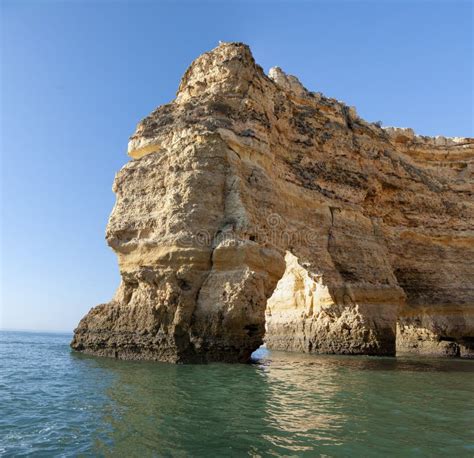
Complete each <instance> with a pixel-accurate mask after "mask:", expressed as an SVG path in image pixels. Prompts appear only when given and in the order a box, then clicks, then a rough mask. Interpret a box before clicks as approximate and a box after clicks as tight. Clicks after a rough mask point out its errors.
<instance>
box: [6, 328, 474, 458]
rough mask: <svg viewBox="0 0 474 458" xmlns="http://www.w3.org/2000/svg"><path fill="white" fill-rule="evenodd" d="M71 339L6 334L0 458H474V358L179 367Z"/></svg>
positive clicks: (264, 359)
mask: <svg viewBox="0 0 474 458" xmlns="http://www.w3.org/2000/svg"><path fill="white" fill-rule="evenodd" d="M70 340H71V335H69V334H47V333H26V332H7V331H2V332H0V455H2V456H22V455H34V456H45V457H46V456H78V455H79V456H110V455H114V456H124V457H135V456H136V457H147V456H150V457H151V456H167V457H168V456H171V457H187V456H200V457H214V456H215V457H228V456H262V457H266V456H308V457H314V456H348V457H349V456H350V457H356V456H360V457H371V456H374V457H380V456H420V457H421V456H423V457H425V456H457V457H459V456H474V361H463V360H440V359H421V358H416V359H415V358H413V359H408V358H403V359H402V358H375V357H349V356H310V355H301V354H291V353H281V352H270V353H269V352H267V351H266V350H263V349H262V350H259V351H258V352H257V354H256V355H255V357H256V360H257V361H256V362H255V364H248V365H240V364H239V365H229V364H209V365H171V364H164V363H148V362H127V361H116V360H114V359H105V358H104V359H102V358H94V357H89V356H84V355H81V354H77V353H74V352H72V351H71V350H70V349H69V342H70Z"/></svg>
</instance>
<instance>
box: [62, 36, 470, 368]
mask: <svg viewBox="0 0 474 458" xmlns="http://www.w3.org/2000/svg"><path fill="white" fill-rule="evenodd" d="M129 154H130V156H131V157H132V160H131V161H130V162H129V163H128V164H127V165H125V167H124V168H123V169H122V170H121V171H120V172H119V173H118V174H117V176H116V178H115V182H114V188H113V189H114V192H115V193H116V196H117V201H116V204H115V207H114V209H113V211H112V214H111V216H110V220H109V223H108V226H107V233H106V237H107V241H108V243H109V245H110V246H111V247H112V249H113V250H114V251H115V252H116V254H117V256H118V262H119V267H120V274H121V285H120V287H119V289H118V291H117V293H116V295H115V297H114V298H113V300H112V301H111V302H109V303H108V304H102V305H99V306H97V307H95V308H93V309H92V310H91V311H90V312H89V313H88V314H87V315H86V316H85V317H84V318H83V319H82V320H81V322H80V323H79V325H78V327H77V329H76V330H75V335H74V340H73V342H72V344H71V345H72V347H73V348H74V349H76V350H79V351H83V352H86V353H90V354H96V355H104V356H112V357H117V358H123V359H152V360H161V361H170V362H207V361H229V362H243V361H247V360H248V358H249V356H250V354H251V353H252V351H253V350H255V349H256V348H258V346H260V345H261V344H262V342H263V339H264V338H265V341H266V343H267V345H268V346H269V347H270V348H278V349H285V350H297V351H304V352H320V353H344V354H371V355H394V354H395V352H396V349H397V347H398V350H399V351H403V352H417V353H422V354H436V355H454V356H457V355H458V356H469V355H470V354H471V355H472V348H473V347H474V344H473V337H474V315H473V310H474V309H473V303H474V284H473V283H474V280H473V276H474V265H473V260H474V242H473V237H472V230H473V216H474V203H473V199H472V191H473V186H472V184H473V182H472V172H473V157H474V140H473V139H466V138H455V139H447V138H444V137H436V138H428V137H420V136H416V135H415V134H414V133H413V131H412V130H411V129H397V128H386V129H383V128H381V127H379V126H378V125H375V124H370V123H367V122H365V121H363V120H362V119H361V118H359V117H358V116H357V113H356V111H355V109H354V108H351V107H347V106H346V105H344V104H343V103H342V102H339V101H337V100H335V99H330V98H326V97H324V96H323V95H321V94H319V93H312V92H309V91H308V90H306V89H305V88H304V87H303V86H302V85H301V83H300V82H299V81H298V80H297V79H296V78H295V77H292V76H288V75H285V74H284V73H283V72H282V71H281V70H280V69H278V68H276V69H273V70H272V71H270V73H269V76H266V75H265V74H264V72H263V71H262V69H261V68H260V67H259V66H258V65H257V64H256V63H255V61H254V59H253V57H252V55H251V53H250V50H249V48H248V47H247V46H245V45H243V44H240V43H224V44H221V45H220V46H219V47H217V48H216V49H214V50H213V51H211V52H208V53H205V54H203V55H202V56H200V57H199V58H198V59H197V60H196V61H194V62H193V64H192V65H191V66H190V68H189V69H188V70H187V71H186V73H185V75H184V77H183V79H182V81H181V84H180V86H179V89H178V93H177V97H176V99H175V100H174V101H173V102H172V103H170V104H167V105H164V106H161V107H159V108H158V109H156V110H155V111H154V112H153V113H152V114H151V115H150V116H148V117H147V118H145V119H144V120H143V121H141V122H140V123H139V125H138V127H137V130H136V132H135V133H134V134H133V135H132V137H131V139H130V143H129ZM265 329H266V332H265Z"/></svg>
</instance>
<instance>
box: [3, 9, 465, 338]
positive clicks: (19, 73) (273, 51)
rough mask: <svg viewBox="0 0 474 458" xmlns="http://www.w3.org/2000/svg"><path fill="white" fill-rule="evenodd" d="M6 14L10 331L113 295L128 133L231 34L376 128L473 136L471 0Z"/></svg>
mask: <svg viewBox="0 0 474 458" xmlns="http://www.w3.org/2000/svg"><path fill="white" fill-rule="evenodd" d="M0 4H1V154H2V163H1V181H2V189H1V192H2V194H1V203H2V214H1V230H2V252H1V270H2V272H1V275H2V277H1V294H2V297H1V299H2V303H1V315H0V327H3V328H15V329H39V330H67V331H69V330H72V329H73V328H74V326H75V325H76V324H77V322H78V321H79V319H80V318H81V317H82V316H83V315H84V314H85V313H86V312H87V311H88V310H89V308H90V307H92V306H94V305H97V304H99V303H103V302H106V301H108V300H110V299H111V297H112V295H113V293H114V290H115V288H116V287H117V286H118V283H119V275H118V269H117V264H116V259H115V255H114V254H113V252H112V251H111V250H110V249H109V248H108V247H107V245H106V243H105V240H104V232H105V225H106V222H107V218H108V216H109V213H110V211H111V209H112V207H113V204H114V195H113V193H112V191H111V186H112V181H113V178H114V174H115V172H116V171H118V170H119V169H120V167H121V166H122V165H123V164H124V163H125V162H126V161H127V156H126V153H125V151H126V145H127V141H128V136H129V135H130V134H131V133H132V132H133V130H134V128H135V125H136V123H137V122H138V121H139V120H140V119H141V118H143V117H144V116H146V115H147V114H148V113H149V112H151V111H152V110H153V109H154V108H155V107H156V106H158V105H160V104H163V103H165V102H168V101H170V100H171V99H172V98H173V97H174V94H175V92H176V89H177V87H178V84H179V80H180V77H181V75H182V74H183V73H184V71H185V70H186V68H187V66H188V65H189V64H190V63H191V61H192V60H193V59H194V58H196V57H197V56H198V55H199V54H201V53H202V52H204V51H207V50H210V49H212V48H214V47H215V46H217V43H218V41H219V40H222V41H243V42H246V43H248V44H249V45H250V46H251V48H252V51H253V53H254V56H255V58H256V60H257V62H258V63H260V65H262V67H263V68H264V69H265V70H267V71H268V69H269V68H270V67H272V66H275V65H278V66H280V67H282V68H283V69H284V70H285V71H286V72H287V73H292V74H295V75H297V76H298V77H299V78H300V80H301V81H302V82H303V84H304V85H305V86H306V87H307V88H309V89H310V90H313V91H321V92H323V93H324V94H326V95H327V96H331V97H335V98H338V99H340V100H343V101H345V102H346V103H348V104H349V105H355V106H356V107H357V109H358V112H359V114H360V115H361V116H362V117H364V118H365V119H367V120H369V121H377V120H381V121H382V122H383V124H384V125H395V126H409V127H413V128H414V129H415V131H416V132H417V133H420V134H424V135H438V134H443V135H448V136H473V134H474V133H473V111H472V110H473V109H472V107H473V67H472V66H473V31H472V28H473V7H472V5H473V3H472V2H470V1H421V0H420V1H410V2H404V1H399V2H395V1H383V0H381V1H372V2H370V1H369V2H359V1H342V2H339V1H312V2H310V1H301V2H298V1H290V0H288V1H286V2H280V1H273V2H270V1H258V0H253V1H249V2H244V1H240V2H232V1H225V2H224V1H222V2H219V1H187V2H184V1H181V2H180V1H175V2H171V1H169V2H159V1H155V2H152V1H149V2H140V1H128V2H127V1H106V0H104V1H99V0H98V1H41V0H35V1H31V2H28V1H21V0H15V1H13V0H0Z"/></svg>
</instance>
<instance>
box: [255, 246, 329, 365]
mask: <svg viewBox="0 0 474 458" xmlns="http://www.w3.org/2000/svg"><path fill="white" fill-rule="evenodd" d="M285 263H286V267H285V271H284V273H283V275H282V277H281V278H280V280H279V281H278V283H277V285H276V287H275V289H274V291H273V294H272V295H271V297H270V298H269V299H268V301H267V305H266V310H265V335H264V348H265V347H266V348H269V349H273V350H287V351H304V352H311V350H312V349H313V345H314V336H313V335H311V334H310V333H309V332H308V331H311V329H313V328H314V329H316V328H317V326H316V327H315V326H313V324H314V323H313V320H314V317H315V313H314V312H317V310H315V309H316V308H318V307H321V306H323V305H324V304H325V303H332V302H333V301H332V298H331V296H330V295H329V292H328V288H327V287H326V286H325V285H324V284H323V282H322V276H320V275H316V274H311V273H310V272H309V271H308V270H307V269H306V268H305V267H304V266H303V265H301V264H300V262H299V260H298V258H297V257H296V256H295V255H294V254H292V253H291V252H289V251H287V252H286V255H285ZM259 352H261V350H259ZM259 354H260V353H257V355H254V357H256V356H258V355H259Z"/></svg>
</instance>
